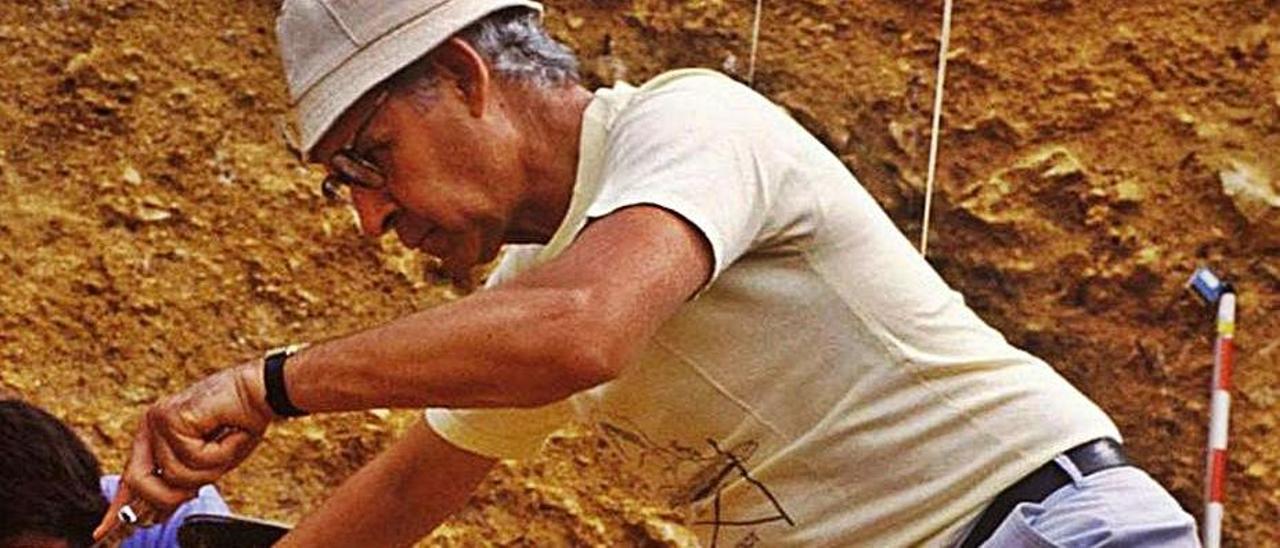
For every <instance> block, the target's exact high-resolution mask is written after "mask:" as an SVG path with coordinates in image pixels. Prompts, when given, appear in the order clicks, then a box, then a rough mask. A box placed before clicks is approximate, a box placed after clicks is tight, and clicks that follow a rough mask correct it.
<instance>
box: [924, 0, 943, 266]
mask: <svg viewBox="0 0 1280 548" xmlns="http://www.w3.org/2000/svg"><path fill="white" fill-rule="evenodd" d="M941 42H942V44H941V45H940V46H939V47H938V81H937V87H936V88H935V89H934V91H933V129H932V130H931V131H930V132H929V174H928V176H927V178H926V179H925V185H924V219H923V220H922V221H921V223H920V254H921V255H925V254H927V253H928V251H929V210H930V209H931V208H932V206H933V181H934V178H935V177H936V175H937V171H938V137H939V135H938V128H939V126H941V125H942V89H943V88H944V87H945V84H946V81H947V49H948V48H949V47H950V44H951V0H943V5H942V39H941Z"/></svg>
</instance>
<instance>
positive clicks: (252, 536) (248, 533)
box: [178, 514, 289, 548]
mask: <svg viewBox="0 0 1280 548" xmlns="http://www.w3.org/2000/svg"><path fill="white" fill-rule="evenodd" d="M288 532H289V528H288V527H285V526H284V525H281V524H278V523H271V522H268V521H262V520H256V519H251V518H244V517H239V516H221V515H214V514H192V515H190V516H187V518H186V519H185V520H183V522H182V526H181V527H179V528H178V545H179V546H181V547H182V548H259V547H262V548H266V547H268V546H271V545H272V544H275V543H276V542H277V541H279V540H280V539H281V538H282V537H284V535H285V534H286V533H288Z"/></svg>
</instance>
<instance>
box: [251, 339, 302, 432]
mask: <svg viewBox="0 0 1280 548" xmlns="http://www.w3.org/2000/svg"><path fill="white" fill-rule="evenodd" d="M306 347H307V345H305V344H291V345H289V346H284V347H280V348H276V349H273V350H269V351H267V354H266V355H265V356H263V357H262V381H263V382H262V384H263V386H265V387H266V389H267V405H268V406H270V407H271V411H272V412H274V413H275V414H276V415H278V416H281V417H286V418H287V417H301V416H303V415H306V414H307V412H306V411H303V410H301V409H299V408H298V406H296V405H294V404H293V401H291V400H290V399H289V392H288V391H287V390H286V389H285V387H284V364H285V363H286V362H287V361H288V360H289V357H290V356H293V355H294V354H297V353H298V352H299V351H301V350H302V349H303V348H306Z"/></svg>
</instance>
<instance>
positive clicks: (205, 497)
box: [100, 476, 231, 548]
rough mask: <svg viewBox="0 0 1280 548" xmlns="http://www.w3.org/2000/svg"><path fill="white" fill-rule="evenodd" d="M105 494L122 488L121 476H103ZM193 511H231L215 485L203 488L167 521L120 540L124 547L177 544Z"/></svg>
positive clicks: (167, 547) (175, 546)
mask: <svg viewBox="0 0 1280 548" xmlns="http://www.w3.org/2000/svg"><path fill="white" fill-rule="evenodd" d="M100 485H101V486H102V495H103V496H104V497H106V498H107V500H111V498H112V497H114V496H115V494H116V491H117V490H118V489H119V488H120V476H104V477H103V478H102V480H101V482H100ZM192 514H220V515H224V516H225V515H230V514H231V509H230V508H227V503H226V501H224V500H222V495H220V494H219V493H218V489H217V488H216V487H214V486H212V485H206V486H204V487H201V488H200V491H199V492H198V493H197V494H196V498H194V499H191V500H189V501H187V502H185V503H183V504H182V506H179V507H178V509H177V510H175V511H174V512H173V515H172V516H170V517H169V520H168V521H166V522H164V523H159V524H156V525H153V526H151V527H146V528H142V529H138V530H137V531H135V532H134V533H133V535H132V536H130V537H129V538H127V539H125V541H124V543H123V544H121V546H122V547H124V548H178V527H181V526H182V522H183V521H184V520H186V519H187V516H190V515H192Z"/></svg>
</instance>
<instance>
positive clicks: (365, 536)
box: [276, 421, 494, 547]
mask: <svg viewBox="0 0 1280 548" xmlns="http://www.w3.org/2000/svg"><path fill="white" fill-rule="evenodd" d="M493 463H494V461H493V459H490V458H487V457H482V456H479V455H476V454H474V453H469V452H467V451H464V450H462V449H459V448H457V447H455V446H453V445H452V444H450V443H449V442H447V441H445V440H444V439H443V438H441V437H440V436H437V435H436V433H435V432H434V431H432V430H431V427H430V426H428V425H427V424H426V422H425V421H419V422H416V423H414V425H413V426H412V427H410V428H409V431H408V432H407V433H406V434H405V436H404V438H402V439H400V440H399V441H398V442H396V444H395V445H393V446H392V447H391V448H389V449H387V451H386V452H384V453H383V454H381V455H379V456H378V458H377V459H374V460H373V462H370V463H369V464H368V465H366V466H365V467H364V468H362V469H361V470H360V471H359V472H357V473H356V474H355V475H354V476H352V477H351V478H350V479H348V480H347V481H346V482H345V483H343V484H342V486H340V487H338V489H337V491H334V492H333V494H332V495H330V496H329V499H328V500H327V501H325V503H324V505H323V506H321V507H320V509H319V510H317V511H316V512H314V513H312V514H311V515H309V516H307V517H306V518H305V519H303V520H302V522H301V523H299V524H298V526H297V527H296V528H294V530H293V532H291V533H289V535H288V536H286V537H285V538H284V539H283V540H281V541H280V543H278V544H276V546H281V547H290V546H306V547H316V546H410V545H412V544H413V543H414V542H417V541H418V540H419V539H421V538H422V537H424V536H426V535H427V533H429V532H431V530H432V529H435V528H436V526H437V525H439V524H440V523H441V522H443V521H444V520H445V519H446V518H448V517H449V516H450V515H452V514H453V513H454V512H456V511H457V510H458V509H460V508H461V507H462V505H464V504H466V502H467V499H468V498H469V497H470V496H471V491H472V490H473V489H475V486H476V485H477V484H479V483H480V481H481V480H483V479H484V477H485V475H486V474H488V473H489V470H490V469H491V468H492V467H493Z"/></svg>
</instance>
